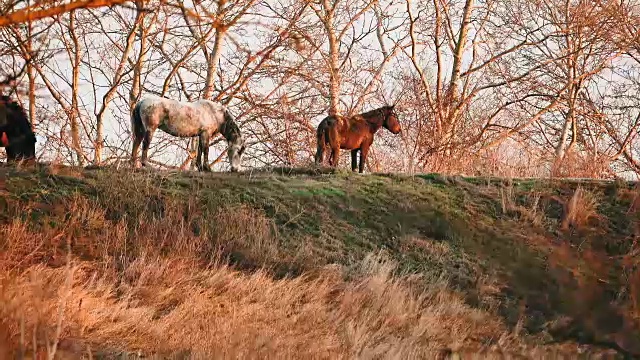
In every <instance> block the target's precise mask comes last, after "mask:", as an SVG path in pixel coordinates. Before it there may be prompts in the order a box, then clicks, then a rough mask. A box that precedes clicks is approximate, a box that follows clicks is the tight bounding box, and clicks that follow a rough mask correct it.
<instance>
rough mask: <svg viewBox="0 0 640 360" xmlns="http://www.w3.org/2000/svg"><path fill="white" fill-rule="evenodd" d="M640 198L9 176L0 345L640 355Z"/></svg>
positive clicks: (511, 185) (103, 174)
mask: <svg viewBox="0 0 640 360" xmlns="http://www.w3.org/2000/svg"><path fill="white" fill-rule="evenodd" d="M635 186H636V185H635V184H631V183H626V182H588V181H564V182H563V181H550V180H537V181H535V180H516V179H512V180H505V179H477V178H473V179H463V178H446V177H441V176H438V175H424V176H415V177H405V176H397V175H383V174H380V175H366V176H361V175H355V174H348V173H340V172H338V173H331V171H328V172H326V173H321V172H320V171H314V170H304V169H302V170H301V169H297V170H296V169H274V170H272V171H269V172H266V171H265V172H254V173H246V174H205V175H202V174H195V173H163V172H148V171H136V172H132V171H130V170H116V169H93V170H86V169H76V168H68V167H45V166H43V167H40V168H39V169H35V170H34V169H26V168H25V169H15V168H8V167H5V168H2V169H0V210H1V211H0V236H1V237H0V252H1V255H0V280H1V283H0V284H1V286H2V288H0V297H1V299H0V301H2V303H3V304H4V306H3V308H2V310H1V311H0V315H1V316H2V318H0V328H4V329H6V330H5V333H3V330H0V345H1V344H2V343H3V342H4V344H5V345H6V346H0V347H3V348H5V349H7V351H8V352H7V354H8V355H7V356H13V355H15V354H17V353H16V352H19V351H21V350H20V349H21V346H20V344H21V343H22V344H23V347H24V350H23V351H24V352H25V353H27V355H29V354H33V348H34V347H36V348H37V350H36V352H42V351H47V349H46V348H47V344H48V345H49V350H48V351H49V352H51V351H52V344H57V345H56V352H57V355H58V356H61V357H62V358H64V356H65V354H68V356H70V357H71V358H72V357H74V356H77V355H78V354H79V353H85V352H88V351H90V352H92V353H93V354H94V355H100V354H102V355H105V356H111V355H113V356H115V355H117V354H118V353H119V352H123V351H125V352H132V353H136V352H141V353H142V354H145V355H147V356H149V354H157V355H162V356H169V355H171V356H174V357H177V358H184V357H188V358H201V357H205V358H206V357H207V356H211V355H212V354H214V355H218V356H221V357H235V356H249V357H255V356H258V357H264V356H268V357H272V356H285V357H308V356H312V357H320V358H336V357H341V358H352V357H354V356H356V357H371V356H382V357H384V358H389V357H401V358H406V357H407V356H409V357H411V356H417V357H424V358H432V357H430V356H429V354H431V355H433V354H440V355H438V356H441V355H442V354H446V353H450V352H458V353H460V354H479V353H482V354H484V355H483V356H490V355H495V356H501V355H500V354H502V356H504V355H505V354H506V355H507V356H511V355H512V356H515V355H516V354H519V355H524V356H528V357H534V358H539V357H541V356H549V357H555V356H558V354H565V355H567V356H571V357H573V356H577V355H578V354H579V353H582V356H586V357H589V356H590V354H591V355H593V354H606V353H608V354H613V353H616V354H617V356H620V357H621V356H624V355H626V356H627V357H632V356H634V355H635V356H640V348H639V346H640V341H638V339H640V267H639V266H638V264H639V263H640V245H638V244H637V238H638V236H637V235H636V234H637V232H638V230H639V229H638V224H639V220H640V218H639V214H638V205H640V200H638V195H639V194H640V191H639V190H638V189H637V188H636V187H635ZM21 339H22V340H21ZM27 339H28V340H27ZM56 339H57V341H56ZM34 344H35V345H34ZM509 354H510V355H509ZM442 356H444V355H442ZM463 357H464V356H463Z"/></svg>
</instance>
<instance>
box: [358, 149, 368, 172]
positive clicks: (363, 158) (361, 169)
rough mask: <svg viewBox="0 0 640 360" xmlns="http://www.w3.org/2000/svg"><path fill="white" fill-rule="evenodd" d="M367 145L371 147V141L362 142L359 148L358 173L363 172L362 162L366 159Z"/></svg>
mask: <svg viewBox="0 0 640 360" xmlns="http://www.w3.org/2000/svg"><path fill="white" fill-rule="evenodd" d="M369 147H371V143H364V144H362V147H361V148H360V167H359V169H358V170H359V172H360V174H362V173H363V172H364V164H365V162H366V161H367V155H368V154H369Z"/></svg>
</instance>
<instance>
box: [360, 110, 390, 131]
mask: <svg viewBox="0 0 640 360" xmlns="http://www.w3.org/2000/svg"><path fill="white" fill-rule="evenodd" d="M361 116H362V118H363V119H365V121H366V122H367V123H368V124H369V126H371V128H372V130H373V131H374V132H375V131H378V130H380V128H381V127H382V126H383V125H384V120H385V118H386V117H385V115H384V113H383V112H382V110H380V109H376V110H372V111H368V112H366V113H364V114H362V115H361Z"/></svg>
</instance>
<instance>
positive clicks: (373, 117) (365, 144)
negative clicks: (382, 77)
mask: <svg viewBox="0 0 640 360" xmlns="http://www.w3.org/2000/svg"><path fill="white" fill-rule="evenodd" d="M394 107H395V105H391V106H383V107H381V108H378V109H374V110H371V111H368V112H366V113H363V114H358V115H354V116H351V117H346V116H341V115H331V116H327V117H326V118H324V119H323V120H322V121H321V122H320V124H319V125H318V130H317V132H316V136H317V140H318V151H317V152H316V159H315V161H316V164H318V165H319V164H322V163H323V162H324V151H325V148H326V147H327V146H329V147H330V149H331V156H330V157H329V165H331V166H334V167H335V166H336V165H337V164H338V159H339V158H340V149H342V150H351V170H352V171H356V167H358V159H357V156H358V150H360V166H359V172H361V173H362V172H363V171H364V163H365V161H366V159H367V154H368V153H369V147H371V144H372V143H373V135H374V134H375V133H376V132H377V131H378V130H380V128H381V127H384V128H386V129H387V130H389V131H391V132H392V133H393V134H398V133H400V131H401V130H402V129H401V128H400V123H399V122H398V117H397V116H396V114H395V111H394Z"/></svg>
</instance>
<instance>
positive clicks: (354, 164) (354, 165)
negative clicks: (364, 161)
mask: <svg viewBox="0 0 640 360" xmlns="http://www.w3.org/2000/svg"><path fill="white" fill-rule="evenodd" d="M357 167H358V149H353V150H351V171H356V168H357Z"/></svg>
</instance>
